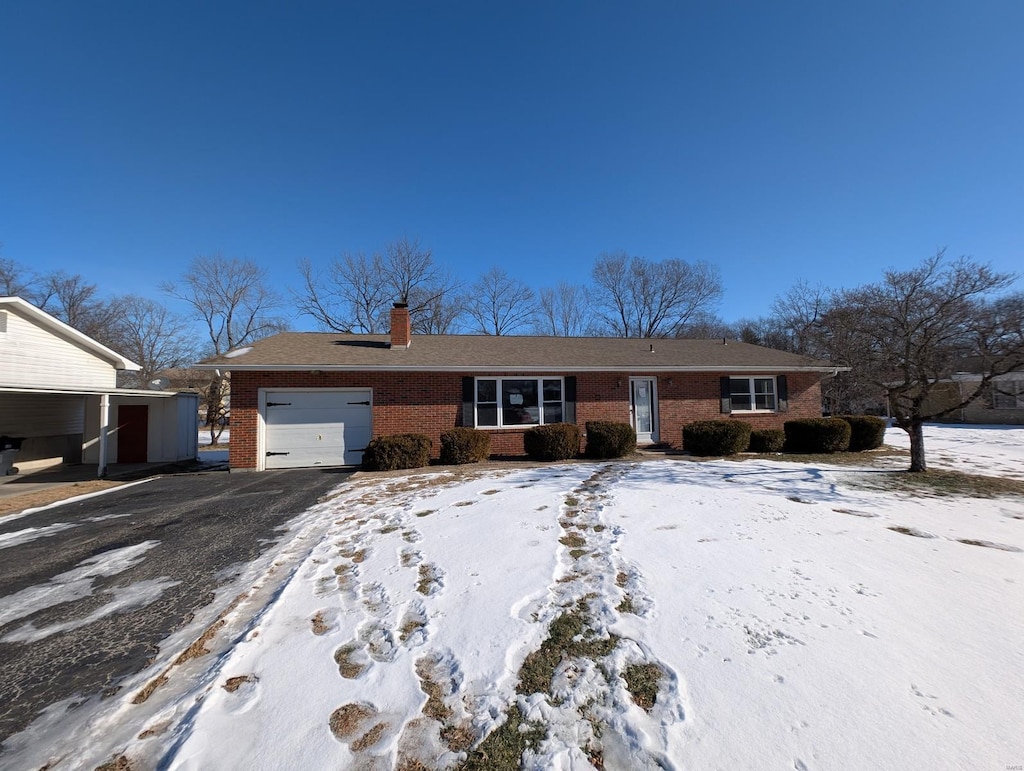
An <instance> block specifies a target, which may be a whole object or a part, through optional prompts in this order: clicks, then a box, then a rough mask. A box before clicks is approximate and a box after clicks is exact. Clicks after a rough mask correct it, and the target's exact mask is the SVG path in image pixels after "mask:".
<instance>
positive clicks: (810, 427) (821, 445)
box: [783, 418, 852, 453]
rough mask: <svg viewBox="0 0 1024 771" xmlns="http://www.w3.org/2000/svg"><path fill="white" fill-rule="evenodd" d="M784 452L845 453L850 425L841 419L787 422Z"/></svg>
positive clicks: (847, 446)
mask: <svg viewBox="0 0 1024 771" xmlns="http://www.w3.org/2000/svg"><path fill="white" fill-rule="evenodd" d="M783 428H784V429H785V431H786V452H800V453H832V452H845V451H846V450H847V448H849V446H850V434H851V433H852V429H851V428H850V424H849V423H847V422H846V421H845V420H842V419H841V418H807V419H805V420H787V421H786V422H785V424H784V425H783Z"/></svg>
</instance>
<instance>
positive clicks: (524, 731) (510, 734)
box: [461, 704, 548, 771]
mask: <svg viewBox="0 0 1024 771" xmlns="http://www.w3.org/2000/svg"><path fill="white" fill-rule="evenodd" d="M547 734H548V729H547V728H545V727H544V725H543V724H542V723H531V722H527V721H526V720H524V719H523V713H522V712H520V711H519V705H518V704H513V705H512V706H511V707H509V710H508V719H507V720H506V721H505V722H504V723H502V724H501V725H500V726H498V727H497V728H495V729H494V730H493V731H491V733H489V734H488V735H487V738H486V739H484V740H483V742H481V743H480V746H479V747H477V748H476V749H475V750H474V751H473V752H471V753H470V754H469V758H468V759H467V760H466V762H465V763H463V764H462V766H461V768H462V769H464V771H518V769H519V768H520V767H521V766H522V759H523V753H524V752H525V751H526V749H527V748H528V747H536V746H537V745H538V744H540V743H541V742H542V741H544V738H545V737H546V736H547Z"/></svg>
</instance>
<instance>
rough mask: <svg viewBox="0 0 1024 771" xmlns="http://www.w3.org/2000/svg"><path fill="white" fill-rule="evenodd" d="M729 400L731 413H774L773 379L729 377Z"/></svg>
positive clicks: (775, 404)
mask: <svg viewBox="0 0 1024 771" xmlns="http://www.w3.org/2000/svg"><path fill="white" fill-rule="evenodd" d="M729 399H730V401H731V402H732V411H733V412H774V411H775V409H776V406H777V402H776V398H775V378H774V377H731V378H729Z"/></svg>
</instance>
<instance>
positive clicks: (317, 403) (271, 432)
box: [263, 389, 371, 469]
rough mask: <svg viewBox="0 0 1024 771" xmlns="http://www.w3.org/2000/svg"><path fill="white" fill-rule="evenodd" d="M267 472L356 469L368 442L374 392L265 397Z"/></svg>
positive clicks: (293, 393) (282, 393)
mask: <svg viewBox="0 0 1024 771" xmlns="http://www.w3.org/2000/svg"><path fill="white" fill-rule="evenodd" d="M263 420H264V425H265V426H266V433H265V435H264V437H265V440H266V441H265V446H266V454H267V458H266V468H268V469H270V468H304V467H306V466H354V465H358V464H359V463H361V462H362V460H363V450H364V449H365V448H366V445H367V443H368V442H369V441H370V430H371V429H370V391H369V390H366V391H332V390H329V389H317V390H314V391H266V392H265V400H264V408H263Z"/></svg>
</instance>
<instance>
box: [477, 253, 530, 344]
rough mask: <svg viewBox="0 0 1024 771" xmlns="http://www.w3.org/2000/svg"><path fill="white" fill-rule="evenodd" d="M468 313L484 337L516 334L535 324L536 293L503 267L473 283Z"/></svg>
mask: <svg viewBox="0 0 1024 771" xmlns="http://www.w3.org/2000/svg"><path fill="white" fill-rule="evenodd" d="M466 313H467V314H468V315H469V317H470V318H471V319H473V321H475V322H476V325H477V331H479V332H482V333H483V334H485V335H509V334H514V333H516V332H518V331H520V330H522V329H524V328H526V327H528V326H529V325H530V324H531V323H532V322H533V317H534V313H535V309H534V296H533V290H532V289H530V287H528V286H527V285H526V284H524V283H523V282H522V281H519V280H518V279H514V278H512V277H511V276H509V275H508V274H507V273H506V272H505V271H503V270H502V269H501V268H491V269H490V270H489V271H487V272H486V273H485V274H484V275H482V276H481V277H480V279H479V280H478V281H477V282H476V283H475V284H473V292H472V295H471V296H470V297H468V298H467V299H466Z"/></svg>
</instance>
